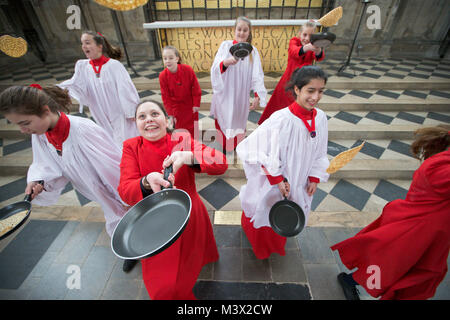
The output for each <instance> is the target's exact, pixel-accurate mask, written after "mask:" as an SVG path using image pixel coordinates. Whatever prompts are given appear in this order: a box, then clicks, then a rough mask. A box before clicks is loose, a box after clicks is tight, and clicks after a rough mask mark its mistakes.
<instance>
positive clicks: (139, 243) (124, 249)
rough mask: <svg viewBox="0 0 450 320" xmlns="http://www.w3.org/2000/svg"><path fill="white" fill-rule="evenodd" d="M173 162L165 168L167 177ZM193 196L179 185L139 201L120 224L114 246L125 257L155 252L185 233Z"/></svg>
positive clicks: (145, 255) (150, 254)
mask: <svg viewBox="0 0 450 320" xmlns="http://www.w3.org/2000/svg"><path fill="white" fill-rule="evenodd" d="M171 172H172V166H170V167H168V168H166V169H165V170H164V179H166V180H167V179H168V177H169V174H170V173H171ZM191 207H192V202H191V197H190V196H189V195H188V194H187V193H186V192H185V191H183V190H180V189H173V188H171V187H170V188H168V189H163V190H161V191H159V192H156V193H153V194H151V195H149V196H148V197H145V198H144V199H142V200H141V201H139V202H138V203H136V204H135V205H134V206H133V207H132V208H131V209H130V210H129V211H128V212H127V213H126V214H125V216H123V218H122V219H121V220H120V221H119V223H118V224H117V227H116V228H115V229H114V232H113V235H112V237H111V247H112V250H113V252H114V254H115V255H116V256H118V257H119V258H122V259H131V260H138V259H144V258H148V257H151V256H154V255H156V254H158V253H160V252H161V251H163V250H165V249H167V248H168V247H170V246H171V245H172V244H173V243H174V242H175V240H177V239H178V237H179V236H180V235H181V234H182V233H183V231H184V229H185V227H186V225H187V223H188V221H189V217H190V214H191Z"/></svg>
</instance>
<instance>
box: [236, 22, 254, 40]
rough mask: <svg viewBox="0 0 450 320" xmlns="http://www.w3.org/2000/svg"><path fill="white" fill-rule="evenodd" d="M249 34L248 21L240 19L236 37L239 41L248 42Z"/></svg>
mask: <svg viewBox="0 0 450 320" xmlns="http://www.w3.org/2000/svg"><path fill="white" fill-rule="evenodd" d="M249 35H250V26H249V25H248V24H247V22H245V21H243V20H240V21H239V22H238V23H237V25H236V28H235V34H234V39H235V40H236V41H237V42H247V40H248V36H249Z"/></svg>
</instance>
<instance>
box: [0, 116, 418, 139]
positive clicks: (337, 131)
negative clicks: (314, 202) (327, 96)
mask: <svg viewBox="0 0 450 320" xmlns="http://www.w3.org/2000/svg"><path fill="white" fill-rule="evenodd" d="M256 127H257V125H256V124H252V126H250V125H248V126H247V131H246V136H248V135H250V134H251V133H252V132H253V131H254V130H255V129H256ZM422 127H423V126H422V125H413V124H411V125H382V124H380V125H353V124H342V123H340V122H339V123H338V122H336V123H331V122H329V124H328V139H329V140H337V139H355V140H357V139H399V140H408V139H413V137H414V131H415V130H417V129H419V128H422ZM199 130H200V131H201V136H202V137H203V140H202V141H203V142H205V143H206V142H209V141H211V139H212V137H214V136H215V133H216V129H215V126H214V121H213V120H212V119H208V121H203V122H199ZM27 137H28V135H26V134H24V133H21V132H20V129H19V127H18V126H17V125H13V124H4V123H3V124H0V138H2V139H26V138H27Z"/></svg>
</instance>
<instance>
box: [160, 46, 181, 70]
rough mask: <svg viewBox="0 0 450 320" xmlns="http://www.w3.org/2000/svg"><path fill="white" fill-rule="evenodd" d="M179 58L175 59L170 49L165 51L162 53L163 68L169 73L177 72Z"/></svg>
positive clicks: (173, 52) (175, 56)
mask: <svg viewBox="0 0 450 320" xmlns="http://www.w3.org/2000/svg"><path fill="white" fill-rule="evenodd" d="M179 60H180V58H178V57H177V55H176V54H175V51H174V50H172V49H165V50H164V51H163V62H164V67H166V68H167V69H169V71H170V72H176V71H177V68H178V66H177V64H178V61H179Z"/></svg>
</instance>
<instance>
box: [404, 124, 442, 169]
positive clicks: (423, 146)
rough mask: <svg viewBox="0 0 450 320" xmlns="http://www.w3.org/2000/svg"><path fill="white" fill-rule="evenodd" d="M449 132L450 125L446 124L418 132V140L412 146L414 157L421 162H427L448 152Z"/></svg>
mask: <svg viewBox="0 0 450 320" xmlns="http://www.w3.org/2000/svg"><path fill="white" fill-rule="evenodd" d="M449 130H450V125H446V124H440V125H438V126H436V127H429V128H422V129H418V130H416V132H415V136H416V139H415V141H414V142H413V143H412V144H411V152H412V154H413V156H414V157H415V158H417V159H419V160H425V159H428V158H429V157H431V156H432V155H435V154H437V153H439V152H442V151H445V150H447V149H448V147H449V146H450V135H449Z"/></svg>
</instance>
